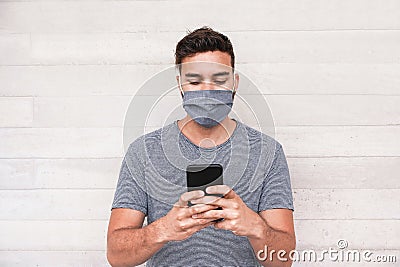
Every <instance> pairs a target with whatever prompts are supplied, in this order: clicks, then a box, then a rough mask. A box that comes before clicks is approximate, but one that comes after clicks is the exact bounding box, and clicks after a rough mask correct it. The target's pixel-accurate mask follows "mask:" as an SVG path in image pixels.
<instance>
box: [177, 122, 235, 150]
mask: <svg viewBox="0 0 400 267" xmlns="http://www.w3.org/2000/svg"><path fill="white" fill-rule="evenodd" d="M178 127H179V129H180V130H181V132H182V133H183V134H184V135H185V136H186V137H187V138H188V139H189V140H190V141H191V142H193V143H194V144H195V145H198V146H200V147H207V148H209V147H214V146H217V145H220V144H222V143H224V142H225V141H226V140H228V139H229V137H230V136H231V135H232V133H233V131H234V130H235V128H236V122H235V121H234V120H232V119H230V118H228V117H226V118H225V119H224V120H223V121H221V122H220V123H219V124H218V125H216V126H214V127H211V128H206V127H203V126H201V125H199V124H197V123H196V122H195V121H194V120H192V119H191V118H190V117H189V116H188V115H187V116H186V117H185V118H183V119H182V120H179V121H178Z"/></svg>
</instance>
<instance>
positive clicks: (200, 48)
mask: <svg viewBox="0 0 400 267" xmlns="http://www.w3.org/2000/svg"><path fill="white" fill-rule="evenodd" d="M208 51H221V52H226V53H228V54H229V55H230V56H231V67H232V69H234V68H235V54H234V53H233V47H232V43H231V41H230V40H229V38H228V37H227V36H225V35H223V34H222V33H219V32H217V31H214V30H213V29H211V28H210V27H208V26H203V27H201V28H199V29H196V30H194V31H192V32H190V31H188V34H187V35H186V36H185V37H183V39H182V40H180V41H179V42H178V44H177V45H176V50H175V64H176V65H179V64H181V63H182V60H183V59H184V58H185V57H191V56H194V55H195V54H197V53H201V52H208Z"/></svg>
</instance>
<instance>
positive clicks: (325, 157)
mask: <svg viewBox="0 0 400 267" xmlns="http://www.w3.org/2000/svg"><path fill="white" fill-rule="evenodd" d="M286 153H287V152H286ZM286 158H292V159H330V158H339V159H340V158H350V159H351V158H360V159H362V158H400V154H399V155H398V156H376V155H371V156H343V155H342V156H290V155H286Z"/></svg>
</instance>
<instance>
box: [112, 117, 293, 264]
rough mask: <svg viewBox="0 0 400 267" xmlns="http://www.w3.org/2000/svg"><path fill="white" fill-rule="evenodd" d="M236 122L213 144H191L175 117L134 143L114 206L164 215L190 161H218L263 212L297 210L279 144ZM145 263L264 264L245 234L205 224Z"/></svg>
mask: <svg viewBox="0 0 400 267" xmlns="http://www.w3.org/2000/svg"><path fill="white" fill-rule="evenodd" d="M235 121H236V122H237V124H236V128H235V130H234V132H233V133H232V135H231V136H230V138H229V139H228V140H227V141H225V142H224V143H222V144H220V145H217V146H215V147H212V148H204V147H200V146H197V145H195V144H194V143H192V142H191V141H190V140H189V139H188V138H187V137H186V136H185V135H184V134H182V133H181V132H180V130H179V127H178V124H177V121H174V122H173V123H170V124H168V125H166V126H164V127H162V128H160V129H158V130H155V131H153V132H150V133H147V134H145V135H142V136H141V137H139V138H137V139H136V140H135V141H134V142H132V143H131V144H130V146H129V148H128V150H127V152H126V155H125V157H124V159H123V161H122V166H121V170H120V175H119V179H118V183H117V188H116V191H115V195H114V201H113V203H112V209H113V208H130V209H134V210H139V211H141V212H143V213H144V214H145V215H146V216H147V222H148V224H150V223H152V222H154V221H155V220H157V219H159V218H160V217H162V216H165V215H166V214H167V213H168V211H169V210H170V209H171V208H172V206H173V204H174V203H176V202H177V200H178V199H179V196H180V195H181V194H183V193H184V192H186V191H187V187H186V167H187V165H189V164H210V163H219V164H221V165H222V166H223V180H224V184H226V185H228V186H230V187H231V188H233V190H234V191H235V192H236V193H237V194H238V195H239V196H240V197H241V198H242V200H243V201H244V203H246V205H247V206H248V207H249V208H250V209H252V210H254V211H255V212H260V211H263V210H268V209H274V208H286V209H291V210H293V209H294V208H293V198H292V192H291V185H290V175H289V170H288V166H287V161H286V157H285V154H284V152H283V149H282V146H281V144H280V143H279V142H278V141H276V140H275V139H274V138H272V137H270V136H268V135H266V134H264V133H262V132H260V131H258V130H256V129H254V128H251V127H249V126H247V125H245V124H244V123H242V122H240V121H238V120H235ZM146 266H260V264H259V263H258V261H257V259H256V256H255V253H254V252H253V249H252V247H251V245H250V242H249V241H248V239H247V237H243V236H236V235H235V234H233V233H232V232H231V231H228V230H222V229H216V228H214V227H213V226H209V227H206V228H204V229H202V230H200V231H198V232H196V233H195V234H193V235H192V236H191V237H189V238H187V239H185V240H183V241H170V242H168V243H167V244H165V245H164V246H163V247H162V248H161V249H160V250H159V251H158V252H157V253H155V254H154V255H153V256H152V257H151V258H150V259H149V260H148V261H147V263H146Z"/></svg>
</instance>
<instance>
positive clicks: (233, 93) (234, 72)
mask: <svg viewBox="0 0 400 267" xmlns="http://www.w3.org/2000/svg"><path fill="white" fill-rule="evenodd" d="M235 75H236V71H235V70H233V88H232V97H235V94H236V83H235V81H236V79H235Z"/></svg>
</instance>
